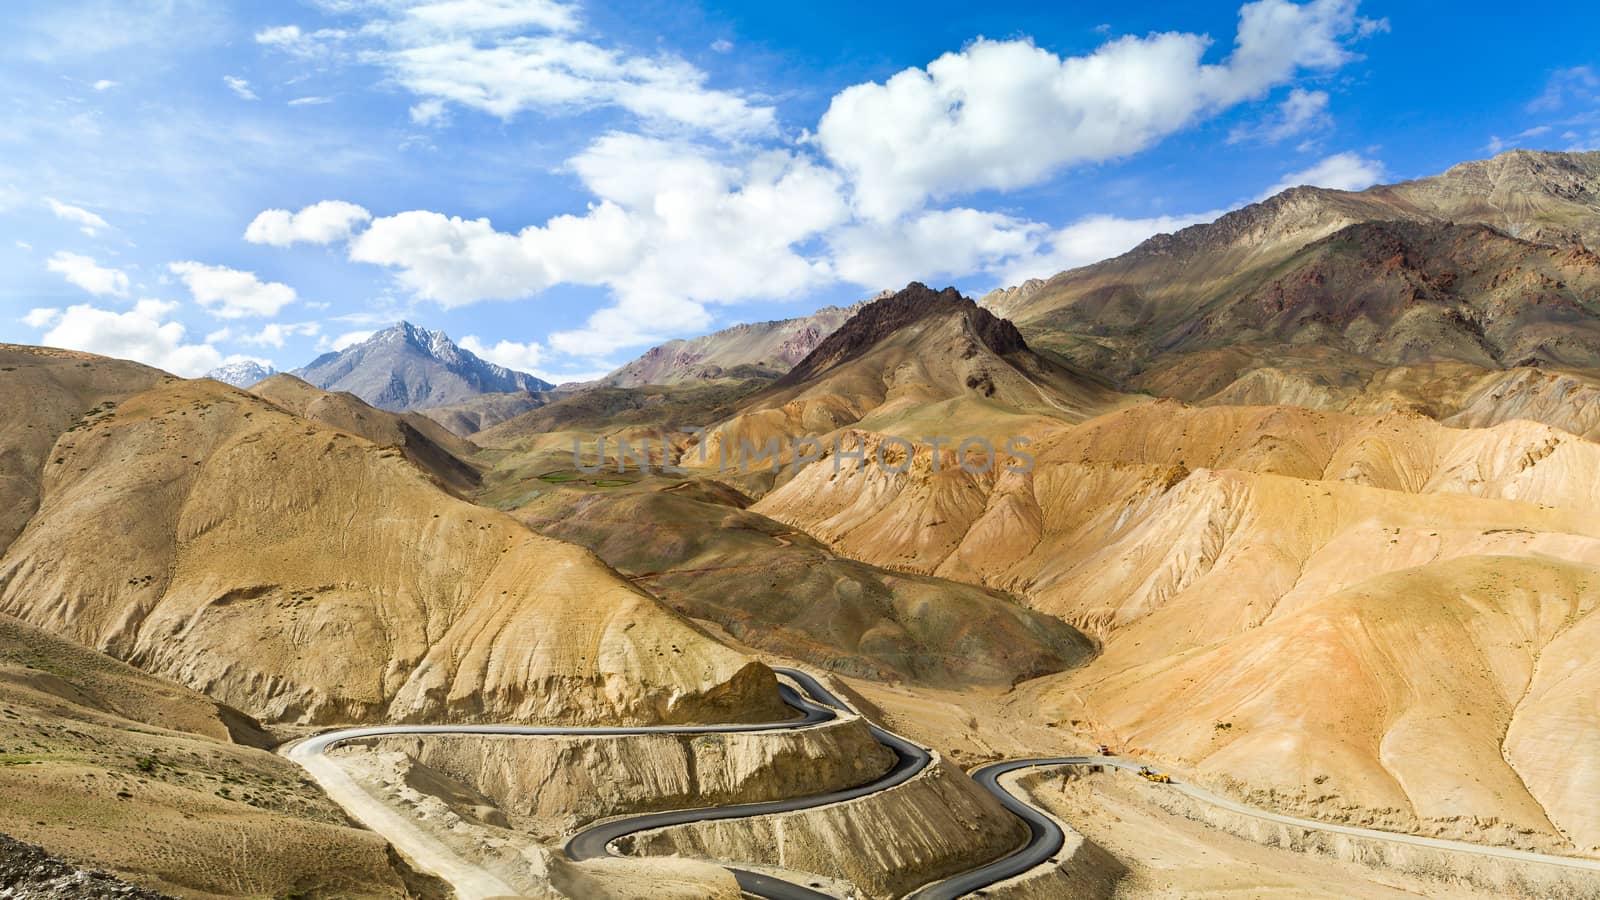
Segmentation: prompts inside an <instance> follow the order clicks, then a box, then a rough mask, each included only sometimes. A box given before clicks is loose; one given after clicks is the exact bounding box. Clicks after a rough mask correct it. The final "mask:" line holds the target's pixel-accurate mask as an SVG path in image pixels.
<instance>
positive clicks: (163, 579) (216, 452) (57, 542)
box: [0, 361, 784, 722]
mask: <svg viewBox="0 0 1600 900" xmlns="http://www.w3.org/2000/svg"><path fill="white" fill-rule="evenodd" d="M98 364H99V363H98V362H95V361H90V362H89V363H88V365H89V366H90V367H91V368H92V367H93V366H95V365H98ZM11 383H21V382H20V380H13V382H11ZM63 402H65V401H63ZM79 412H80V415H82V416H83V418H82V419H81V420H79V421H78V422H77V423H76V424H75V425H74V426H73V427H72V428H71V430H70V431H68V432H67V433H66V434H65V435H64V436H63V437H62V438H61V439H60V440H59V441H58V442H57V443H56V445H55V446H54V448H53V449H52V450H51V451H50V454H51V456H50V460H49V462H48V463H47V464H45V466H44V473H43V476H42V480H41V484H40V498H39V501H38V506H39V509H38V512H37V513H36V514H35V515H34V516H33V517H32V518H31V520H29V522H28V524H27V527H26V528H25V529H23V531H22V533H21V535H20V536H19V537H18V538H17V540H16V541H14V542H13V543H12V544H11V546H10V547H9V548H8V549H7V551H6V553H5V555H4V557H3V558H0V611H4V612H7V613H9V614H12V615H16V616H18V617H19V618H22V619H25V620H27V621H29V622H31V623H33V624H35V625H38V626H41V627H45V628H47V629H49V630H51V631H53V632H55V633H57V634H60V635H63V636H66V637H69V638H71V639H73V640H76V641H79V642H81V643H83V644H86V645H88V646H91V647H96V648H101V649H103V650H105V651H106V652H108V653H111V654H112V655H114V656H117V657H119V658H122V659H126V660H129V661H131V662H133V663H135V664H136V665H138V666H140V667H141V668H144V669H146V670H147V671H151V672H154V673H158V674H161V675H164V676H167V677H170V678H172V679H174V680H176V681H178V682H180V683H183V684H186V685H189V686H191V687H194V688H196V689H199V690H202V691H204V692H206V693H208V694H209V695H211V696H213V697H216V698H218V699H220V700H222V701H224V702H226V703H229V704H230V705H233V706H236V707H238V708H241V709H245V710H247V711H250V712H252V713H254V714H256V715H258V716H261V717H263V718H266V719H271V720H283V721H303V722H325V721H348V720H363V719H382V718H391V719H401V720H407V719H410V720H414V719H420V718H432V719H453V720H470V719H479V718H490V719H505V720H515V719H529V718H547V719H556V720H568V721H591V720H596V719H604V720H607V721H616V720H622V721H630V720H631V721H673V720H683V719H685V718H693V717H697V716H701V717H707V718H710V719H713V720H718V721H723V720H744V719H748V718H773V717H781V716H782V715H784V713H783V711H782V707H781V704H780V703H779V701H778V699H777V696H776V693H775V690H774V685H773V681H772V677H771V675H770V673H768V672H767V671H766V670H765V669H764V668H763V667H761V666H759V665H754V664H751V663H750V662H749V661H748V660H746V659H744V658H742V657H740V656H739V655H738V654H736V653H733V652H731V651H728V650H726V649H724V648H722V647H721V646H720V645H718V644H716V643H715V642H714V641H712V640H710V639H709V638H707V637H706V636H705V635H704V634H702V633H701V632H700V631H698V630H697V629H696V628H694V627H693V626H692V625H690V624H689V623H688V622H686V621H685V620H683V619H681V618H680V617H678V616H677V615H676V614H675V613H673V612H671V611H669V610H667V609H665V608H664V607H662V606H660V605H659V604H658V603H657V602H656V601H654V600H653V599H652V598H650V597H649V596H648V595H646V594H644V593H642V592H641V591H639V590H637V589H635V588H633V587H631V586H630V585H628V584H627V583H626V582H625V581H623V580H622V579H620V578H619V577H617V576H616V575H615V573H613V572H611V571H610V570H609V569H608V568H607V567H606V566H604V565H603V564H602V563H600V562H599V561H598V560H596V559H595V558H594V557H593V556H592V555H590V554H588V553H587V552H586V551H583V550H581V549H579V548H576V547H573V546H572V545H568V544H563V543H560V542H557V541H553V540H550V539H548V538H543V537H540V536H539V535H537V534H534V533H532V532H530V531H529V530H528V529H527V528H525V527H524V526H522V525H521V524H520V523H518V522H516V521H515V520H513V519H511V518H510V517H508V516H505V515H502V514H499V513H495V512H493V511H490V510H486V509H483V508H481V507H477V506H474V505H471V504H469V503H466V502H463V501H458V500H455V499H453V498H451V497H450V496H449V495H447V494H446V493H444V492H443V491H442V490H441V489H440V488H438V487H437V486H435V485H434V484H433V483H431V482H430V480H429V479H428V478H427V477H426V476H425V475H424V474H423V473H422V472H421V471H420V470H419V469H417V468H416V467H415V466H414V465H413V464H412V463H411V462H410V461H408V460H407V459H406V458H405V456H404V455H403V453H402V451H401V450H400V449H398V448H394V447H382V446H379V445H376V444H373V443H371V442H369V441H367V440H365V439H363V438H360V437H357V436H355V435H353V434H351V433H350V432H348V431H343V430H338V429H334V428H330V427H328V426H325V425H322V424H320V423H318V422H315V421H312V420H309V419H304V418H300V417H298V416H295V415H293V414H291V413H289V412H288V411H286V410H285V409H283V408H282V407H280V406H277V405H274V404H272V403H268V402H267V401H265V400H262V399H260V398H258V397H255V396H253V395H250V394H247V393H244V392H241V391H238V390H235V389H233V388H229V387H226V386H224V385H221V384H218V383H215V382H210V381H197V382H178V381H170V380H169V381H166V382H164V383H162V384H159V385H157V386H156V387H154V388H153V389H151V390H148V391H145V392H143V393H140V394H135V395H133V396H131V397H128V398H127V399H125V400H124V401H123V402H122V403H120V404H119V405H117V406H116V407H115V408H114V409H108V408H105V407H104V406H103V405H102V406H101V407H98V408H93V409H84V410H80V411H79Z"/></svg>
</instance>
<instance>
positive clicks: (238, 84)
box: [222, 75, 260, 100]
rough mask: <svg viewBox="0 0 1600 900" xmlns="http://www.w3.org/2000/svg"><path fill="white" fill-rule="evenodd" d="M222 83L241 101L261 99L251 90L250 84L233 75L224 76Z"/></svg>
mask: <svg viewBox="0 0 1600 900" xmlns="http://www.w3.org/2000/svg"><path fill="white" fill-rule="evenodd" d="M222 82H223V84H226V85H227V86H228V90H230V91H233V92H234V94H236V95H237V96H238V97H239V99H240V100H259V99H260V98H259V97H257V96H256V92H255V91H253V90H251V89H250V82H248V81H246V80H244V79H243V78H238V77H236V76H233V75H224V76H222Z"/></svg>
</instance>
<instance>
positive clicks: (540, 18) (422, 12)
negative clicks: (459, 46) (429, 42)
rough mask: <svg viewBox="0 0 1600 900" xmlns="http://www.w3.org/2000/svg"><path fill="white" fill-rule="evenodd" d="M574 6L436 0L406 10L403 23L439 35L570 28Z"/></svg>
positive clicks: (524, 0)
mask: <svg viewBox="0 0 1600 900" xmlns="http://www.w3.org/2000/svg"><path fill="white" fill-rule="evenodd" d="M578 24H579V22H578V12H577V8H576V7H575V6H574V5H572V4H569V3H555V2H551V0H439V2H434V3H420V4H417V5H414V6H411V7H409V8H407V9H406V10H405V13H404V19H403V26H410V27H412V28H416V29H420V30H426V31H428V32H434V33H441V34H471V33H473V32H480V31H504V30H515V29H522V28H538V29H540V30H542V31H573V30H576V29H577V27H578Z"/></svg>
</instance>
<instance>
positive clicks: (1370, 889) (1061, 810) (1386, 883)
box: [1032, 774, 1494, 900]
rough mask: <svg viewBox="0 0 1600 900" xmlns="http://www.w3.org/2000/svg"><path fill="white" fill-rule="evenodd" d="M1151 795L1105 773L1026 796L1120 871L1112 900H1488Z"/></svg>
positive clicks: (1061, 781) (1051, 782)
mask: <svg viewBox="0 0 1600 900" xmlns="http://www.w3.org/2000/svg"><path fill="white" fill-rule="evenodd" d="M1156 790H1160V788H1158V787H1156V786H1153V785H1143V784H1140V783H1138V782H1137V781H1135V780H1134V779H1133V778H1131V777H1129V776H1126V775H1111V774H1105V775H1096V776H1090V777H1087V778H1076V779H1067V778H1052V779H1047V780H1045V781H1044V782H1042V783H1041V784H1040V785H1039V786H1038V787H1036V788H1034V790H1033V791H1032V796H1033V798H1034V799H1035V800H1036V801H1038V802H1039V803H1040V804H1041V805H1043V806H1044V807H1045V808H1046V809H1048V810H1050V811H1051V812H1053V813H1055V814H1056V815H1057V816H1060V817H1061V818H1062V819H1063V820H1064V821H1066V822H1067V823H1068V824H1070V825H1072V827H1073V828H1075V829H1077V830H1078V831H1080V832H1082V833H1083V835H1084V836H1085V837H1087V838H1089V840H1091V841H1093V842H1095V843H1096V844H1098V845H1100V846H1101V847H1102V848H1104V849H1105V850H1106V851H1107V852H1109V853H1110V854H1111V855H1112V856H1114V857H1116V859H1117V860H1118V861H1119V862H1121V863H1122V864H1123V865H1124V866H1126V867H1127V868H1128V874H1127V876H1125V877H1124V878H1123V879H1122V881H1121V882H1120V883H1119V884H1118V890H1117V894H1116V896H1118V897H1127V898H1135V897H1137V898H1185V897H1199V896H1204V897H1219V898H1220V897H1239V898H1243V897H1274V898H1304V900H1312V898H1317V900H1324V898H1325V900H1341V898H1347V897H1363V898H1398V897H1438V896H1444V895H1445V894H1444V892H1445V891H1448V895H1449V896H1453V897H1462V898H1467V897H1485V898H1487V897H1491V896H1494V895H1492V894H1488V893H1482V892H1476V891H1472V890H1471V889H1468V888H1464V887H1462V886H1461V885H1449V886H1448V888H1446V886H1444V885H1441V884H1440V883H1438V882H1435V881H1429V880H1425V879H1421V878H1415V877H1411V876H1407V875H1402V874H1399V873H1395V872H1387V871H1383V870H1379V869H1370V868H1367V867H1366V866H1362V865H1360V864H1358V863H1352V862H1347V861H1344V860H1338V859H1333V858H1330V857H1325V856H1313V855H1309V854H1305V853H1299V852H1296V851H1293V850H1281V849H1277V848H1274V847H1266V846H1263V845H1261V844H1257V843H1254V842H1252V841H1248V840H1245V839H1244V838H1239V837H1234V836H1233V835H1231V834H1228V833H1226V832H1224V831H1220V830H1218V829H1215V828H1211V827H1208V826H1206V825H1203V824H1201V823H1198V822H1193V821H1190V820H1189V819H1185V818H1183V817H1181V816H1175V815H1172V814H1171V813H1168V812H1166V811H1164V810H1162V809H1160V808H1158V807H1156V806H1155V805H1154V804H1153V803H1152V802H1151V797H1150V794H1151V792H1152V791H1156Z"/></svg>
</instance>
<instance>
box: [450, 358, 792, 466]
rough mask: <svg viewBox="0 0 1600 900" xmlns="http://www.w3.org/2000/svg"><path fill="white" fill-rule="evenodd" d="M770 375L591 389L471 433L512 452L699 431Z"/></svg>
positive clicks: (746, 371)
mask: <svg viewBox="0 0 1600 900" xmlns="http://www.w3.org/2000/svg"><path fill="white" fill-rule="evenodd" d="M771 383H772V378H771V377H770V375H768V374H765V373H759V372H751V371H750V370H749V369H740V370H737V371H735V372H733V373H731V374H730V377H728V378H722V379H717V380H713V381H701V382H691V383H685V384H678V385H645V386H642V387H633V388H617V387H604V386H602V387H594V388H590V389H588V390H585V391H579V392H576V393H572V394H568V395H565V396H561V397H555V398H552V399H551V401H550V402H549V403H548V404H545V405H543V406H541V407H539V408H538V409H534V410H531V411H529V412H527V413H524V414H522V415H519V416H516V417H515V418H512V419H508V420H507V421H505V422H501V423H500V424H498V425H495V426H493V427H491V428H488V429H485V430H484V431H481V432H479V433H477V434H475V435H473V438H472V439H473V441H475V442H477V443H480V444H482V445H483V446H485V447H495V448H514V447H518V446H519V445H523V444H528V443H530V442H536V443H537V444H539V445H552V437H553V436H555V437H557V438H559V437H565V438H566V440H565V441H564V442H562V441H560V440H559V439H557V440H556V441H555V442H554V444H553V445H555V446H565V447H566V449H567V450H568V451H569V452H568V455H569V456H570V455H571V454H570V450H571V438H572V437H573V436H576V437H578V438H579V440H580V441H582V442H584V443H592V442H593V441H594V440H595V438H596V437H598V436H601V435H609V434H614V433H617V432H619V431H630V430H635V429H638V430H641V431H644V432H647V433H655V432H657V431H662V430H666V431H670V430H672V429H675V428H679V427H686V428H688V427H703V426H705V425H707V424H709V423H711V422H715V421H717V420H718V419H721V418H722V417H724V416H726V415H728V414H729V413H730V412H732V411H733V410H734V409H735V408H737V405H738V404H739V403H740V402H741V401H743V400H744V399H745V398H746V397H748V396H750V395H751V394H753V393H755V392H756V391H759V390H761V389H762V388H764V387H766V386H768V385H770V384H771Z"/></svg>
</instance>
